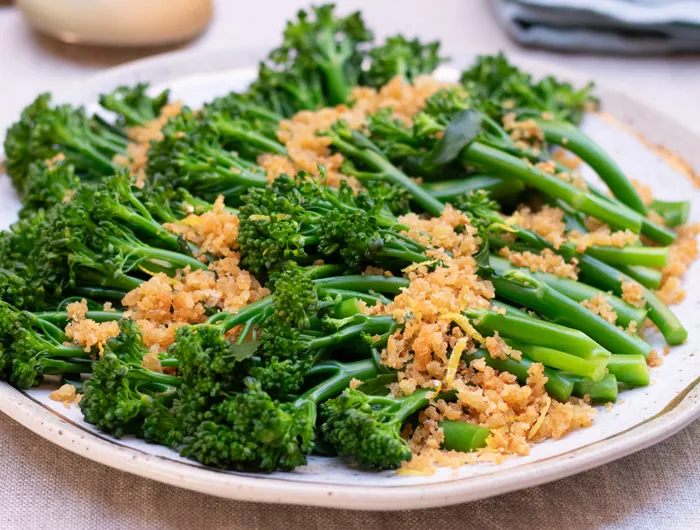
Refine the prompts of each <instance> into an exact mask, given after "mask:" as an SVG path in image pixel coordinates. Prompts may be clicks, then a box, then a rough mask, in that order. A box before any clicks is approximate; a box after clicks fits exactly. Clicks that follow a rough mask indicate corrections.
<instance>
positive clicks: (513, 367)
mask: <svg viewBox="0 0 700 530" xmlns="http://www.w3.org/2000/svg"><path fill="white" fill-rule="evenodd" d="M462 359H463V360H464V361H465V362H466V363H467V364H469V363H470V362H472V361H473V360H475V359H484V361H485V362H486V365H487V366H490V367H491V368H493V369H494V370H498V371H499V372H508V373H509V374H512V375H514V376H515V378H516V379H517V380H518V382H519V383H520V384H525V382H526V381H527V378H528V377H529V375H530V374H529V370H530V367H531V366H532V364H533V362H532V361H531V360H529V359H527V358H526V357H523V358H522V359H520V360H519V361H518V360H516V359H513V358H511V357H506V358H505V359H495V358H493V357H491V356H490V355H489V354H488V352H486V351H484V350H482V349H479V350H477V351H476V352H474V353H471V354H464V355H462ZM544 375H546V376H547V382H546V383H545V385H544V388H545V389H546V390H547V393H548V394H549V395H550V396H551V397H553V398H554V399H556V400H558V401H567V400H568V399H569V397H571V392H572V391H573V389H574V382H573V380H572V379H571V378H569V377H565V376H564V375H563V374H562V373H561V372H559V371H557V370H552V369H550V368H547V367H545V369H544Z"/></svg>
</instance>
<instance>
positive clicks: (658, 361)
mask: <svg viewBox="0 0 700 530" xmlns="http://www.w3.org/2000/svg"><path fill="white" fill-rule="evenodd" d="M662 364H664V360H663V359H662V358H661V357H659V352H657V351H656V350H651V351H650V352H649V355H648V356H647V366H649V367H650V368H654V367H656V366H661V365H662Z"/></svg>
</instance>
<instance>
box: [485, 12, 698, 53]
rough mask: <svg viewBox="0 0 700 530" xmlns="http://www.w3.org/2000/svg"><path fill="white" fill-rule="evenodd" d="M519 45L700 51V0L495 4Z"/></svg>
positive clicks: (615, 50) (614, 50) (589, 49)
mask: <svg viewBox="0 0 700 530" xmlns="http://www.w3.org/2000/svg"><path fill="white" fill-rule="evenodd" d="M492 5H493V7H494V10H495V12H496V14H497V16H498V18H499V21H500V22H501V24H502V25H503V26H504V28H505V29H506V31H508V33H509V34H510V35H511V37H512V38H513V39H515V40H516V41H518V42H520V43H521V44H525V45H529V46H537V47H543V48H550V49H557V50H565V51H585V52H598V53H605V52H610V53H623V54H667V53H675V52H699V51H700V0H492Z"/></svg>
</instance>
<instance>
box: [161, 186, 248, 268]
mask: <svg viewBox="0 0 700 530" xmlns="http://www.w3.org/2000/svg"><path fill="white" fill-rule="evenodd" d="M239 224H240V223H239V220H238V216H237V215H235V214H233V213H230V212H229V211H227V210H226V208H225V205H224V197H223V196H222V195H219V196H218V197H217V199H216V201H215V202H214V208H213V209H211V210H210V211H208V212H205V213H203V214H201V215H194V214H191V215H188V216H187V217H186V218H185V219H182V220H181V221H178V222H176V223H165V224H164V225H163V226H164V227H165V228H167V229H168V230H170V231H171V232H172V233H174V234H177V235H182V236H184V237H185V239H187V241H191V242H192V243H194V244H196V245H197V246H198V247H199V248H200V249H201V251H202V252H208V253H210V254H212V255H214V256H217V257H225V256H231V255H233V254H234V253H235V250H236V249H237V248H238V242H237V238H238V227H239Z"/></svg>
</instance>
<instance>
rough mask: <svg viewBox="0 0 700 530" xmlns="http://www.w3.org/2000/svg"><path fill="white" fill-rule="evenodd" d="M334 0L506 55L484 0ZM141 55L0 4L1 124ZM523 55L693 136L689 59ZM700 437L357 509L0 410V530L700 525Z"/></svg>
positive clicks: (241, 5)
mask: <svg viewBox="0 0 700 530" xmlns="http://www.w3.org/2000/svg"><path fill="white" fill-rule="evenodd" d="M309 1H310V0H309ZM307 3H309V2H307V1H299V0H294V1H292V0H258V1H257V2H238V1H233V0H219V1H218V2H217V3H216V4H217V5H216V8H217V9H216V17H215V20H214V23H213V24H212V26H211V28H210V30H209V31H208V33H207V34H206V35H205V36H204V37H203V38H202V39H200V40H198V41H197V42H195V43H191V44H189V45H188V47H190V48H193V49H219V48H224V47H229V48H258V49H260V48H270V47H271V46H274V45H275V44H276V43H277V42H278V41H279V35H280V32H281V29H282V27H283V23H284V20H286V19H287V18H289V17H290V16H291V15H292V14H293V13H294V11H295V10H296V9H297V7H299V6H302V5H306V4H307ZM339 3H340V8H341V9H342V10H344V11H348V10H350V9H354V8H361V9H362V10H363V11H364V13H365V16H366V18H367V20H368V21H369V23H370V25H371V26H372V27H373V28H375V29H376V30H377V33H378V34H379V35H380V36H382V35H386V34H388V33H395V32H397V31H399V30H400V31H403V32H404V33H406V34H407V35H413V34H418V35H421V36H423V37H424V38H439V39H441V40H442V41H443V47H444V50H445V51H446V52H447V53H448V54H451V55H453V56H455V57H458V56H459V55H460V54H461V53H463V52H464V51H465V50H469V49H471V48H472V47H476V48H487V49H490V50H496V49H499V48H501V49H505V50H506V51H508V50H513V49H515V47H514V45H513V44H511V43H510V42H508V41H507V39H506V38H505V36H504V35H503V34H502V33H501V32H500V30H499V29H498V27H497V26H496V24H495V22H494V20H493V18H492V16H491V13H490V12H489V10H488V0H433V1H432V2H427V1H425V0H379V1H377V0H340V1H339ZM142 55H143V52H139V51H115V50H95V49H90V48H81V47H70V46H65V45H60V44H57V43H54V42H52V41H49V40H47V39H43V38H37V37H36V36H34V35H32V33H31V32H30V31H29V30H28V28H27V27H26V26H25V25H24V24H23V22H22V20H21V18H20V17H19V14H18V13H17V12H16V11H15V10H14V9H11V8H9V7H5V8H0V82H1V85H0V86H1V87H2V88H0V94H2V97H0V127H5V126H7V124H9V123H10V122H11V121H12V120H14V119H16V116H17V114H18V113H19V110H20V108H21V107H22V106H23V105H25V104H27V103H28V102H29V101H31V99H32V98H34V96H35V95H36V94H37V93H38V92H40V91H43V90H50V89H51V88H52V87H54V86H55V85H56V84H57V83H63V82H76V81H78V82H79V81H81V80H82V79H85V78H86V77H87V76H88V75H90V74H92V73H94V72H97V71H99V70H101V69H103V68H106V67H109V66H113V65H115V64H118V63H121V62H124V61H126V60H131V59H135V58H138V57H140V56H142ZM531 55H532V56H534V57H537V58H540V59H545V60H549V61H552V62H553V63H556V64H560V65H564V66H567V67H569V68H574V69H578V70H581V71H584V72H586V73H587V74H588V75H589V76H590V77H591V78H594V79H598V80H600V81H601V82H602V81H606V82H609V81H612V82H614V83H617V84H618V85H619V86H621V87H622V88H623V89H625V90H627V91H628V92H630V93H632V94H635V95H637V96H638V97H639V98H640V99H642V100H643V101H645V102H647V103H650V104H653V105H656V106H657V107H659V108H661V109H662V110H663V111H664V112H666V113H667V114H669V115H670V116H672V117H674V118H676V119H677V120H679V121H681V122H682V123H684V124H685V125H686V126H687V127H689V128H691V129H693V130H694V131H695V132H696V133H697V134H700V104H698V99H697V97H698V96H697V95H698V93H700V57H698V56H686V57H677V58H673V59H641V58H640V59H620V58H614V57H610V58H606V57H603V58H597V57H590V56H566V55H556V54H551V53H546V52H532V53H531ZM698 439H700V422H696V423H695V424H693V425H691V426H690V427H688V428H687V429H685V430H684V431H682V432H681V433H679V434H677V435H675V436H673V437H672V438H670V439H669V440H667V441H666V442H664V443H661V444H659V445H657V446H656V447H653V448H650V449H647V450H645V451H643V452H641V453H638V454H636V455H632V456H629V457H627V458H624V459H622V460H620V461H618V462H614V463H612V464H608V465H606V466H603V467H601V468H598V469H595V470H592V471H589V472H587V473H583V474H581V475H578V476H575V477H571V478H567V479H564V480H560V481H558V482H555V483H552V484H548V485H544V486H540V487H537V488H531V489H528V490H524V491H521V492H517V493H511V494H508V495H504V496H500V497H496V498H492V499H488V500H484V501H480V502H475V503H471V504H466V505H462V506H456V507H450V508H440V509H435V510H423V511H418V512H401V513H362V512H349V511H335V510H329V509H316V508H305V507H294V506H272V505H259V504H252V503H242V502H235V501H227V500H222V499H217V498H215V497H209V496H206V495H201V494H198V493H191V492H188V491H184V490H180V489H177V488H173V487H170V486H165V485H162V484H158V483H156V482H153V481H149V480H147V479H143V478H139V477H135V476H131V475H128V474H126V473H122V472H119V471H116V470H114V469H111V468H107V467H104V466H101V465H99V464H95V463H93V462H90V461H88V460H85V459H84V458H82V457H80V456H77V455H73V454H71V453H69V452H67V451H64V450H63V449H60V448H58V447H55V446H54V445H52V444H50V443H49V442H46V441H44V440H42V439H41V438H40V437H38V436H36V435H34V434H32V433H31V432H29V431H28V430H26V429H25V428H24V427H21V426H20V425H18V424H16V423H14V422H13V421H12V420H10V419H9V418H7V417H6V416H4V415H2V414H0V530H6V529H8V530H14V529H22V530H30V529H35V528H36V529H52V530H56V529H71V530H80V529H100V530H108V529H112V528H114V529H120V530H121V529H123V530H127V529H131V528H134V529H151V528H153V529H156V528H157V529H161V528H184V529H209V528H230V529H238V528H241V529H246V530H255V529H264V530H268V529H275V528H285V529H296V528H301V529H316V528H318V529H326V528H328V529H343V530H345V529H347V530H350V529H354V528H357V529H368V530H374V529H376V530H380V529H384V528H386V529H394V528H398V529H402V528H411V529H416V530H417V529H421V530H422V529H425V530H437V529H445V528H448V529H462V528H479V529H487V528H552V529H567V530H568V529H577V528H596V527H604V528H635V529H636V528H649V529H658V528H674V529H675V528H700V503H699V502H698V499H697V492H698V491H700V458H698V449H697V445H698V443H697V440H698Z"/></svg>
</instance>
